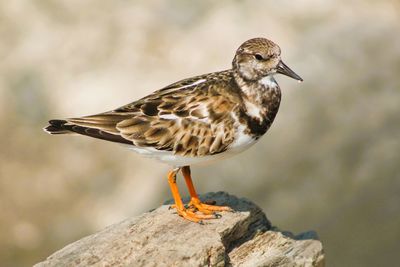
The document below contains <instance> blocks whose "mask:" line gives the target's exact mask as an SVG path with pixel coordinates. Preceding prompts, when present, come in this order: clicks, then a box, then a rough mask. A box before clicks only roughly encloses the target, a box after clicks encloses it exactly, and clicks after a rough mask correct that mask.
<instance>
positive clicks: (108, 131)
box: [43, 116, 132, 145]
mask: <svg viewBox="0 0 400 267" xmlns="http://www.w3.org/2000/svg"><path fill="white" fill-rule="evenodd" d="M93 117H94V116H93ZM109 117H110V118H112V116H109ZM93 122H96V121H93V119H92V120H90V117H87V118H77V119H68V120H50V121H49V124H50V125H48V126H47V127H45V128H43V130H44V131H45V132H47V133H49V134H52V135H56V134H80V135H86V136H90V137H94V138H97V139H102V140H106V141H111V142H116V143H123V144H130V145H132V141H130V140H127V139H125V138H123V137H122V136H121V135H120V134H119V132H118V131H117V130H116V129H115V127H114V126H110V125H109V124H111V125H114V124H115V123H114V122H112V121H111V122H110V123H109V124H107V123H103V124H102V126H101V127H100V125H98V124H95V123H93ZM91 123H92V124H91Z"/></svg>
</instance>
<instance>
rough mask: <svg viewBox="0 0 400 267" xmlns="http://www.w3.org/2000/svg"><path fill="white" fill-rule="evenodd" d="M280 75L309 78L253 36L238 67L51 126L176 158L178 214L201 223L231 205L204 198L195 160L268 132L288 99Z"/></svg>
mask: <svg viewBox="0 0 400 267" xmlns="http://www.w3.org/2000/svg"><path fill="white" fill-rule="evenodd" d="M277 73H281V74H284V75H287V76H289V77H292V78H294V79H296V80H298V81H302V79H301V78H300V76H298V75H297V74H296V73H294V72H293V71H292V70H291V69H290V68H289V67H288V66H286V65H285V64H284V63H283V62H282V60H281V50H280V48H279V46H278V45H276V44H275V43H273V42H272V41H270V40H267V39H264V38H254V39H251V40H248V41H246V42H244V43H243V44H242V45H241V46H240V47H239V48H238V50H237V51H236V54H235V57H234V59H233V62H232V68H231V69H228V70H224V71H219V72H213V73H209V74H204V75H200V76H195V77H192V78H188V79H184V80H181V81H178V82H176V83H173V84H171V85H168V86H166V87H164V88H162V89H160V90H158V91H155V92H154V93H152V94H150V95H148V96H146V97H143V98H142V99H139V100H137V101H134V102H132V103H130V104H127V105H125V106H122V107H120V108H117V109H115V110H112V111H107V112H104V113H100V114H96V115H91V116H85V117H80V118H71V119H65V120H50V121H49V123H50V125H49V126H47V127H46V128H45V129H44V130H45V131H46V132H48V133H50V134H71V133H77V134H81V135H86V136H90V137H94V138H99V139H103V140H107V141H111V142H116V143H122V144H126V145H128V146H129V147H130V148H131V149H132V150H134V151H136V152H138V153H140V154H143V155H146V156H149V157H152V158H155V159H158V160H160V161H162V162H166V163H168V164H170V165H171V166H173V169H172V170H171V171H170V172H169V174H168V183H169V186H170V188H171V192H172V196H173V198H174V201H175V205H173V207H174V208H175V209H176V211H177V213H178V214H179V215H180V216H182V217H184V218H186V219H188V220H190V221H194V222H199V221H201V220H203V219H211V218H217V217H218V216H217V214H216V213H215V212H218V211H229V210H231V209H230V208H229V207H225V206H214V205H208V204H204V203H202V202H201V201H200V199H199V197H198V195H197V193H196V190H195V188H194V186H193V183H192V179H191V175H190V167H189V166H190V165H194V164H199V163H203V162H209V161H214V160H217V159H221V158H224V157H226V156H229V155H234V154H237V153H239V152H242V151H243V150H245V149H247V148H249V147H250V146H251V145H253V144H254V143H256V141H257V140H258V139H259V138H260V137H261V136H262V135H264V134H265V132H266V131H267V130H268V128H269V127H270V126H271V124H272V122H273V120H274V118H275V116H276V114H277V112H278V109H279V104H280V101H281V91H280V88H279V85H278V84H277V82H276V80H275V79H274V75H275V74H277ZM180 170H181V171H182V174H183V177H184V179H185V181H186V184H187V187H188V190H189V194H190V196H191V200H190V202H189V204H188V206H185V205H184V204H183V202H182V200H181V197H180V194H179V191H178V187H177V184H176V175H177V173H178V172H179V171H180Z"/></svg>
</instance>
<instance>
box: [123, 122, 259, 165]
mask: <svg viewBox="0 0 400 267" xmlns="http://www.w3.org/2000/svg"><path fill="white" fill-rule="evenodd" d="M243 130H244V127H243V126H240V127H239V128H238V131H237V135H236V138H235V140H234V141H233V142H232V144H230V145H229V146H228V148H227V150H226V151H224V152H221V153H218V154H214V155H209V156H202V157H190V156H179V155H174V153H173V152H172V151H165V150H157V149H155V148H153V147H135V146H128V147H129V149H131V150H133V151H135V152H137V153H139V154H141V155H143V156H145V157H148V158H153V159H156V160H159V161H161V162H164V163H167V164H169V165H171V166H173V167H183V166H187V165H199V164H206V163H212V162H214V161H218V160H221V159H225V158H229V157H231V156H234V155H236V154H239V153H241V152H242V151H244V150H246V149H248V148H249V147H250V146H252V145H254V144H255V143H256V142H257V140H256V139H254V138H252V137H251V136H249V135H246V134H244V132H243Z"/></svg>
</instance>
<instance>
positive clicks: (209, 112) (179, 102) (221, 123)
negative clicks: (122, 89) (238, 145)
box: [116, 84, 237, 156]
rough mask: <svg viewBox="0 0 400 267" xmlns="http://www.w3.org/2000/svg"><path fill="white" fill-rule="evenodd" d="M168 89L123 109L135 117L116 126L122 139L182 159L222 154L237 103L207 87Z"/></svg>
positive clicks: (229, 140) (231, 134)
mask: <svg viewBox="0 0 400 267" xmlns="http://www.w3.org/2000/svg"><path fill="white" fill-rule="evenodd" d="M167 90H168V89H166V90H164V91H161V93H159V92H158V93H156V94H153V95H151V96H149V97H147V98H144V99H142V100H140V101H138V102H136V103H132V104H131V105H130V107H129V108H127V107H124V108H123V109H122V110H125V111H127V110H129V111H128V112H129V113H130V112H133V113H134V116H132V117H130V118H129V119H126V120H123V121H121V122H119V123H118V124H117V125H116V128H117V129H118V131H119V132H120V134H121V136H122V137H123V138H125V139H128V140H131V141H132V142H133V144H134V145H135V146H139V147H153V148H155V149H158V150H167V151H173V152H174V154H177V155H181V156H205V155H212V154H216V153H220V152H223V151H225V150H226V148H227V146H228V145H229V144H231V143H232V142H233V140H234V122H235V119H234V118H233V117H232V114H233V113H232V112H234V110H235V109H237V104H236V103H235V102H233V101H231V100H229V99H227V98H226V97H225V96H223V95H221V94H219V93H218V92H217V91H215V90H212V88H210V86H209V85H207V84H199V85H198V86H194V87H191V88H185V89H181V90H179V91H176V90H171V91H169V92H168V91H167ZM122 110H121V109H120V110H117V111H116V112H121V111H122Z"/></svg>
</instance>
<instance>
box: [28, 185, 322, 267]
mask: <svg viewBox="0 0 400 267" xmlns="http://www.w3.org/2000/svg"><path fill="white" fill-rule="evenodd" d="M201 198H202V199H203V200H210V199H212V200H215V201H216V202H217V204H218V205H229V206H231V207H232V208H233V209H234V210H235V211H236V212H233V213H232V212H224V213H222V217H221V218H220V219H216V220H207V221H205V223H204V225H201V224H196V223H192V222H188V221H186V220H184V219H182V218H181V217H179V216H177V215H176V214H174V213H175V212H174V210H170V209H169V208H168V207H169V206H168V205H163V206H161V207H159V208H157V209H155V210H152V211H150V212H147V213H145V214H142V215H140V216H138V217H134V218H129V219H127V220H125V221H123V222H120V223H117V224H114V225H111V226H109V227H107V228H106V229H104V230H102V231H100V232H98V233H96V234H93V235H90V236H87V237H85V238H82V239H81V240H78V241H76V242H74V243H72V244H70V245H68V246H66V247H64V248H63V249H61V250H59V251H57V252H55V253H54V254H53V255H51V256H49V257H48V258H47V259H46V260H45V261H43V262H40V263H38V264H36V265H35V266H36V267H39V266H252V267H253V266H324V253H323V249H322V244H321V242H320V241H318V238H317V235H316V233H315V232H312V231H311V232H306V233H303V234H300V235H297V236H295V235H293V234H291V233H288V232H281V231H279V230H278V229H277V228H275V227H271V224H270V223H269V221H268V220H267V218H266V216H265V214H264V213H263V212H262V211H261V209H260V208H259V207H257V206H256V205H255V204H253V203H252V202H250V201H248V200H246V199H243V198H237V197H235V196H231V195H228V194H226V193H224V192H218V193H208V194H206V195H204V196H202V197H201Z"/></svg>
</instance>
